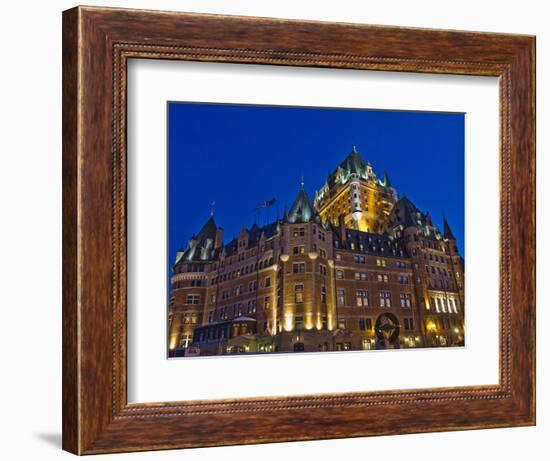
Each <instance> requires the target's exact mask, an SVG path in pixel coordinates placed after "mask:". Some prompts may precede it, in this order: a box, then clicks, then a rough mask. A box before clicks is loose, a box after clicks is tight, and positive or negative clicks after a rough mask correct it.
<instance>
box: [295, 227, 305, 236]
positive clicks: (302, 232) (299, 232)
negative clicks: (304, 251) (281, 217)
mask: <svg viewBox="0 0 550 461" xmlns="http://www.w3.org/2000/svg"><path fill="white" fill-rule="evenodd" d="M304 235H305V229H304V228H303V227H297V228H295V229H294V231H293V232H292V236H293V237H303V236H304Z"/></svg>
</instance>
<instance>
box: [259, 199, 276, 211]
mask: <svg viewBox="0 0 550 461" xmlns="http://www.w3.org/2000/svg"><path fill="white" fill-rule="evenodd" d="M275 202H276V200H275V199H274V198H272V199H271V200H264V201H263V202H262V203H260V204H259V205H258V206H257V207H256V208H254V209H255V210H259V209H260V208H267V207H270V206H272V205H274V204H275Z"/></svg>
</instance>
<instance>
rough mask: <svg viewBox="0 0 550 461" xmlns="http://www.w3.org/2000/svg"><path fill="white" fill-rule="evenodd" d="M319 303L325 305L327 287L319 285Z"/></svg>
mask: <svg viewBox="0 0 550 461" xmlns="http://www.w3.org/2000/svg"><path fill="white" fill-rule="evenodd" d="M321 303H323V304H326V303H327V287H326V286H325V285H321Z"/></svg>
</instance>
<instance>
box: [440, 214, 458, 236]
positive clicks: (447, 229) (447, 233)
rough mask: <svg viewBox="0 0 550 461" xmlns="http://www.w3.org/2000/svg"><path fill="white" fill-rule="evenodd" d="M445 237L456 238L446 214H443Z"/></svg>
mask: <svg viewBox="0 0 550 461" xmlns="http://www.w3.org/2000/svg"><path fill="white" fill-rule="evenodd" d="M443 237H445V238H446V239H449V240H456V238H455V236H454V234H453V231H452V230H451V226H449V223H448V222H447V218H446V217H445V216H443Z"/></svg>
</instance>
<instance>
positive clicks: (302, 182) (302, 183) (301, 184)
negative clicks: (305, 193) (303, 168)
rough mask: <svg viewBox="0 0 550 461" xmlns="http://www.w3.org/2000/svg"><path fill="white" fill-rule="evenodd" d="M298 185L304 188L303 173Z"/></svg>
mask: <svg viewBox="0 0 550 461" xmlns="http://www.w3.org/2000/svg"><path fill="white" fill-rule="evenodd" d="M300 186H302V190H304V175H303V174H302V180H301V181H300Z"/></svg>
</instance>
